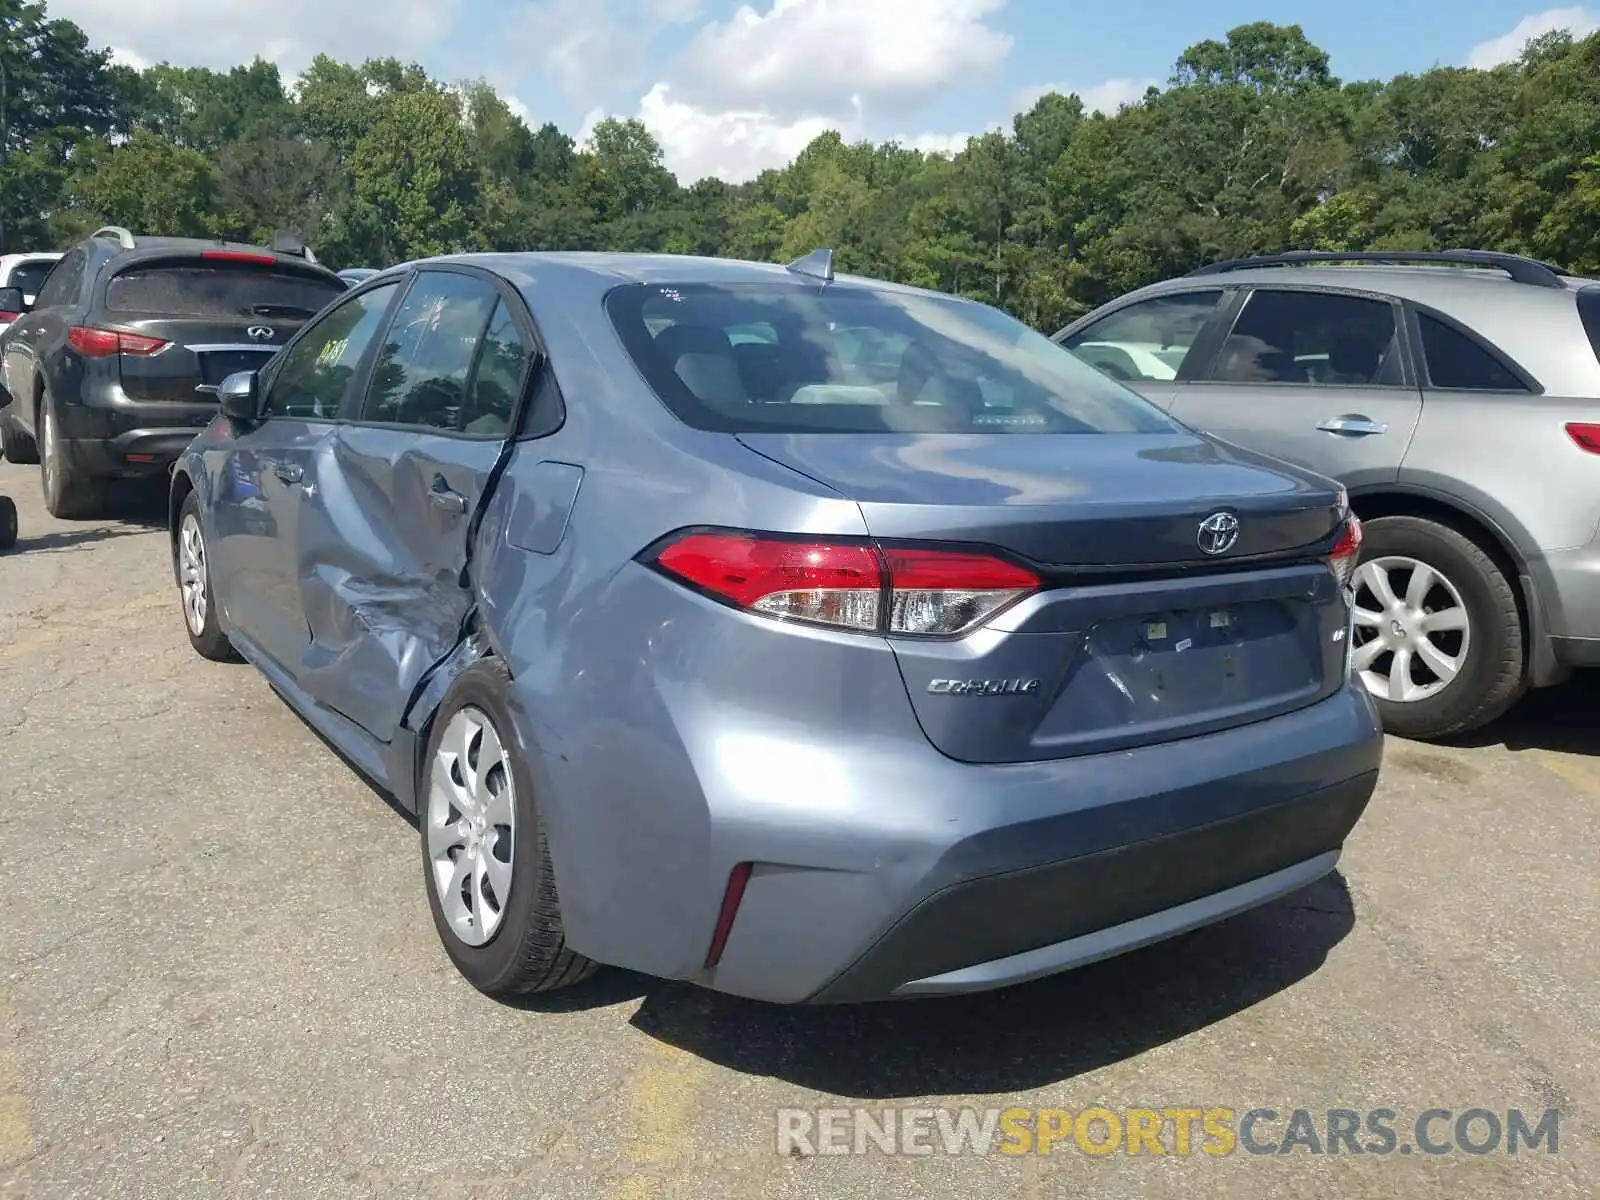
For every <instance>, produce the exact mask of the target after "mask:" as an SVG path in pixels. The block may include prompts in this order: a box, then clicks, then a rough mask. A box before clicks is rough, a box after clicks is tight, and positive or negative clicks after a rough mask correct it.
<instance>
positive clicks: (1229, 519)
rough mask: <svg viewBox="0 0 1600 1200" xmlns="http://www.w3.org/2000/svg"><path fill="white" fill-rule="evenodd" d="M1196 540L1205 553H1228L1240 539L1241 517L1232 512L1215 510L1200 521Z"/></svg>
mask: <svg viewBox="0 0 1600 1200" xmlns="http://www.w3.org/2000/svg"><path fill="white" fill-rule="evenodd" d="M1194 540H1195V543H1196V544H1197V545H1198V546H1199V547H1200V550H1201V552H1202V553H1204V554H1226V553H1227V552H1228V551H1229V550H1232V549H1233V547H1234V544H1235V543H1236V542H1238V540H1239V518H1238V517H1236V516H1234V515H1233V514H1232V513H1231V512H1214V513H1212V514H1211V515H1210V516H1209V517H1207V518H1206V519H1205V520H1204V521H1201V522H1200V529H1199V532H1197V533H1196V534H1195V539H1194Z"/></svg>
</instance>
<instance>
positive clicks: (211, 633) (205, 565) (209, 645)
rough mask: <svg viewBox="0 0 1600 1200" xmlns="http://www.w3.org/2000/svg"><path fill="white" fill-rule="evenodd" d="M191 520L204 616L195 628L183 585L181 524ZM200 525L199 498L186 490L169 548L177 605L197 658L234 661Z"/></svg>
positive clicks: (235, 660)
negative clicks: (197, 541) (197, 550)
mask: <svg viewBox="0 0 1600 1200" xmlns="http://www.w3.org/2000/svg"><path fill="white" fill-rule="evenodd" d="M191 521H192V522H193V523H194V529H195V534H196V536H197V537H198V538H199V539H200V567H199V574H200V576H201V578H202V580H203V587H202V588H201V589H200V591H201V595H202V596H203V597H204V609H205V613H204V618H205V619H204V620H203V621H201V622H200V629H199V631H198V632H197V631H196V630H195V622H194V621H193V620H191V618H190V613H189V606H188V601H187V598H186V595H185V592H184V588H183V567H182V561H183V548H182V547H183V537H184V527H185V526H186V525H187V524H188V523H189V522H191ZM204 528H205V527H204V526H203V525H202V524H201V523H200V502H199V500H198V499H197V498H196V497H195V494H194V493H193V492H190V493H189V494H188V495H187V496H185V497H184V498H183V506H182V507H181V508H180V509H179V510H178V533H177V541H176V542H175V543H174V545H173V548H172V571H173V582H175V583H176V584H177V585H178V608H179V611H180V613H181V614H182V616H183V628H184V632H185V633H187V634H188V635H189V645H191V646H193V647H194V652H195V653H196V654H198V655H199V656H200V657H201V658H208V659H210V660H211V661H212V662H238V661H239V652H238V651H237V650H235V649H234V648H233V643H232V642H230V641H229V640H228V635H227V634H225V633H224V632H222V624H221V622H220V621H219V620H218V619H217V594H216V592H215V591H214V590H213V588H212V586H211V570H210V556H209V555H208V554H207V553H206V548H205V535H204V534H203V532H201V531H202V530H203V529H204Z"/></svg>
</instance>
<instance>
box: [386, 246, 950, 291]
mask: <svg viewBox="0 0 1600 1200" xmlns="http://www.w3.org/2000/svg"><path fill="white" fill-rule="evenodd" d="M440 263H460V264H463V265H469V266H478V267H483V268H485V269H487V270H490V271H493V272H495V273H496V274H498V275H503V276H505V277H506V278H507V279H510V280H512V281H513V282H516V283H519V284H524V285H534V286H536V285H537V284H538V283H539V282H540V281H541V279H544V280H553V279H555V278H557V277H559V276H566V277H568V278H571V277H572V276H574V275H579V276H584V277H586V278H587V279H588V280H589V281H590V282H593V283H610V284H624V283H662V284H666V283H677V284H695V283H710V284H716V283H723V284H733V283H773V284H783V283H793V284H796V285H800V286H807V287H816V286H817V284H818V280H817V279H816V278H815V277H813V276H809V275H804V274H798V273H796V272H794V271H791V270H790V269H789V268H788V267H786V266H784V265H782V264H781V263H763V262H746V261H743V260H740V259H732V258H709V257H705V256H700V255H690V254H635V253H621V252H617V253H608V252H601V251H589V250H537V251H524V252H518V253H483V254H451V255H444V256H441V257H438V258H428V259H421V260H419V261H417V262H412V263H404V264H401V265H402V266H403V267H418V266H423V265H425V264H440ZM396 269H398V268H395V267H390V268H389V269H388V271H385V272H383V274H388V273H389V271H394V270H396ZM841 285H842V286H847V287H869V288H872V289H873V290H874V291H888V292H896V293H903V294H907V295H922V296H939V297H940V298H942V299H959V297H952V296H946V295H945V294H944V293H942V292H931V291H928V290H927V289H925V288H916V287H910V286H907V285H905V284H899V283H890V282H887V281H885V280H879V279H870V278H867V277H865V276H860V275H835V276H834V277H833V280H832V282H831V284H830V286H841Z"/></svg>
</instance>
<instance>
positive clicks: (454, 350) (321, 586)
mask: <svg viewBox="0 0 1600 1200" xmlns="http://www.w3.org/2000/svg"><path fill="white" fill-rule="evenodd" d="M525 345H526V343H525V340H524V339H523V337H522V335H521V333H520V331H519V329H518V326H517V325H516V323H515V321H514V320H512V319H511V317H510V315H509V314H508V312H507V310H506V308H505V306H504V304H503V302H502V301H501V297H500V292H499V291H498V289H497V288H496V286H495V284H494V283H492V282H491V281H490V280H489V279H487V278H484V277H482V276H480V275H479V274H476V273H464V272H459V271H452V270H437V271H435V270H424V271H422V272H420V273H419V274H418V275H417V276H416V277H415V279H414V280H413V282H412V284H411V287H410V290H409V291H408V293H407V295H406V296H405V298H404V299H403V300H402V301H401V303H400V306H399V308H398V309H397V311H396V313H395V316H394V320H393V323H392V324H391V326H390V328H389V331H388V333H387V335H386V336H385V341H384V345H383V347H382V350H381V351H380V355H379V358H378V359H377V361H376V363H375V364H374V367H373V371H372V375H371V381H370V383H369V385H368V387H367V389H366V394H365V396H364V397H362V398H361V400H360V403H359V405H358V406H356V407H355V410H354V411H353V412H352V414H351V415H352V417H353V419H352V420H350V421H348V422H347V423H344V424H341V426H340V427H339V429H338V431H337V432H336V433H335V435H334V436H333V437H332V438H330V439H329V440H328V441H327V442H326V443H324V444H323V445H322V446H320V447H319V448H318V450H317V452H316V454H315V457H314V462H313V466H312V471H313V474H314V477H315V483H316V486H315V489H314V492H313V498H312V501H311V503H310V504H308V505H307V507H306V509H305V511H304V512H302V514H301V519H300V527H299V531H298V555H299V560H300V589H301V602H302V605H303V607H304V611H305V614H306V623H307V625H308V626H309V628H310V632H311V644H310V647H309V649H308V650H307V652H306V656H305V661H304V663H303V665H302V669H301V670H300V671H299V673H298V675H299V682H300V684H301V686H302V687H304V688H305V689H306V691H307V692H309V693H310V694H311V695H312V696H313V697H314V698H315V699H316V700H317V701H318V702H320V703H321V704H324V705H326V706H327V707H328V708H331V709H333V710H334V711H336V712H338V713H340V714H341V715H343V716H344V717H346V718H348V719H349V720H351V721H354V722H355V723H356V724H358V725H360V726H362V727H363V728H364V729H366V730H367V731H368V732H369V733H371V734H372V735H373V736H374V737H376V738H378V739H379V740H382V741H388V740H390V739H391V738H392V737H393V736H394V733H395V730H396V729H397V728H398V726H399V724H400V722H401V719H402V718H403V717H404V715H405V712H406V709H407V707H408V705H409V702H410V698H411V696H412V694H413V692H414V691H415V690H416V688H417V685H418V684H419V683H420V682H421V680H422V679H423V677H424V675H426V674H427V672H428V671H429V669H430V668H431V667H433V666H434V664H436V663H437V662H439V661H440V660H441V659H443V658H444V657H445V656H446V655H448V654H449V652H450V651H451V649H452V648H454V646H455V645H456V643H457V642H458V641H459V640H460V638H461V636H462V632H463V625H464V622H465V620H466V618H467V615H468V613H469V612H470V610H471V607H472V590H471V586H470V581H469V576H468V546H469V541H470V535H471V532H472V528H473V517H474V514H475V513H476V512H477V511H478V507H479V505H480V503H481V502H482V500H483V498H484V497H485V495H486V494H487V490H488V488H489V486H490V482H491V479H492V478H493V475H494V470H495V464H496V463H497V462H498V460H499V458H500V455H501V452H502V450H503V449H504V446H505V439H506V436H507V433H508V430H509V424H510V420H511V414H512V409H513V407H514V404H513V401H514V398H515V396H516V394H517V392H518V389H519V388H520V380H521V377H522V372H523V370H524V367H525V361H526V354H525Z"/></svg>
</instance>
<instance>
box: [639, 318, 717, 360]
mask: <svg viewBox="0 0 1600 1200" xmlns="http://www.w3.org/2000/svg"><path fill="white" fill-rule="evenodd" d="M656 348H657V349H658V350H660V351H661V353H662V354H663V355H665V356H666V359H667V361H668V362H672V363H675V362H677V361H678V359H680V358H682V357H683V356H684V355H685V354H713V355H717V356H718V357H723V358H731V357H732V356H733V343H732V342H730V341H729V340H728V335H727V334H726V333H724V332H723V331H722V330H720V329H718V328H716V327H715V326H712V325H669V326H667V327H666V328H665V329H663V330H662V331H661V332H660V333H658V334H656Z"/></svg>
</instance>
